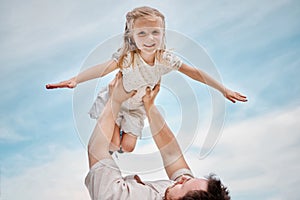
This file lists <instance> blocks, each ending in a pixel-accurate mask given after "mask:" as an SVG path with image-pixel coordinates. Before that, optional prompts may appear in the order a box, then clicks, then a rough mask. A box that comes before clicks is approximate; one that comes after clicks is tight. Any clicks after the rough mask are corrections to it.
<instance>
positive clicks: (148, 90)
mask: <svg viewBox="0 0 300 200" xmlns="http://www.w3.org/2000/svg"><path fill="white" fill-rule="evenodd" d="M146 95H147V96H150V95H151V88H150V87H147V88H146Z"/></svg>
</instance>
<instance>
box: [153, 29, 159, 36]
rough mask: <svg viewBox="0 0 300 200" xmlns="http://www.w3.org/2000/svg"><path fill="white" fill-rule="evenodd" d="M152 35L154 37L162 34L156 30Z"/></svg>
mask: <svg viewBox="0 0 300 200" xmlns="http://www.w3.org/2000/svg"><path fill="white" fill-rule="evenodd" d="M152 34H153V35H159V34H160V31H158V30H155V31H153V32H152Z"/></svg>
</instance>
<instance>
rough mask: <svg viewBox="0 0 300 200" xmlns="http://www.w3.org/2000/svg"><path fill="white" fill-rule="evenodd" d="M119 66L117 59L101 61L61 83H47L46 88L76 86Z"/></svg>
mask: <svg viewBox="0 0 300 200" xmlns="http://www.w3.org/2000/svg"><path fill="white" fill-rule="evenodd" d="M117 68H118V64H117V62H116V61H115V60H109V61H107V62H105V63H101V64H98V65H95V66H93V67H91V68H88V69H86V70H84V71H83V72H81V73H79V74H78V75H77V76H75V77H73V78H71V79H69V80H66V81H62V82H59V83H54V84H47V85H46V88H47V89H55V88H74V87H76V86H77V84H79V83H82V82H85V81H88V80H91V79H95V78H100V77H103V76H105V75H107V74H109V73H110V72H112V71H114V70H115V69H117Z"/></svg>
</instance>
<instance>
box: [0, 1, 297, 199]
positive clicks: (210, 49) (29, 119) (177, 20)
mask: <svg viewBox="0 0 300 200" xmlns="http://www.w3.org/2000/svg"><path fill="white" fill-rule="evenodd" d="M0 4H1V6H0V11H1V12H0V15H1V19H2V20H1V22H0V23H1V24H0V38H1V46H0V51H1V56H0V60H1V64H2V66H1V73H0V83H1V84H0V85H1V86H0V92H1V94H2V95H1V101H0V109H1V114H0V119H1V120H0V148H1V155H0V158H1V169H0V170H1V182H0V191H1V192H0V198H1V199H21V198H22V199H25V200H26V199H31V200H32V199H40V197H42V198H43V199H46V200H47V199H87V198H88V193H87V190H86V189H85V187H84V184H83V180H84V177H85V175H86V173H87V171H88V165H87V157H86V152H85V150H86V149H85V140H86V138H87V137H88V135H89V134H90V129H91V127H92V125H93V122H91V121H89V119H88V116H87V115H86V118H85V119H84V120H86V122H85V123H87V128H86V129H87V131H86V132H85V133H84V134H85V135H83V134H82V132H81V128H80V127H82V126H84V125H85V123H81V122H80V123H78V119H77V118H76V116H77V114H78V113H76V112H77V110H76V109H78V104H76V102H82V104H83V105H82V106H80V108H81V109H82V110H83V111H81V112H85V111H84V109H87V108H88V107H89V105H90V104H91V103H92V101H93V99H92V98H85V96H84V95H80V91H82V89H80V88H83V89H84V88H85V87H89V86H88V85H86V86H85V85H82V86H79V89H78V90H75V91H72V90H67V89H62V90H52V91H47V90H45V88H44V85H45V84H46V83H49V82H56V81H61V80H64V79H67V78H69V77H72V76H73V75H75V74H77V73H78V72H79V71H80V70H81V69H82V67H83V66H85V65H87V64H89V63H94V62H97V61H99V62H101V61H102V59H105V58H100V57H97V58H91V53H93V52H94V51H95V50H96V49H97V47H99V48H100V50H101V47H103V45H102V46H101V44H103V43H104V44H105V42H107V41H108V39H112V38H114V37H117V36H118V35H119V34H120V33H121V32H122V30H123V28H124V22H125V17H124V16H125V14H126V12H128V11H129V10H131V9H133V8H134V7H137V6H141V5H149V6H152V7H155V8H157V9H159V10H160V11H161V12H162V13H164V14H165V16H166V20H167V28H168V29H169V30H172V31H176V32H177V33H180V34H182V35H184V36H186V37H187V38H189V41H193V42H195V43H197V44H198V46H201V47H203V48H204V49H205V51H206V52H207V54H208V55H209V57H210V58H211V59H212V61H213V63H214V67H215V68H216V69H217V71H218V73H219V75H220V76H221V79H222V82H223V83H224V84H225V85H226V86H227V87H229V88H231V89H234V90H237V91H239V92H241V93H244V94H246V95H247V96H248V99H249V102H247V103H245V104H242V103H238V104H232V103H230V102H228V101H226V102H225V105H226V113H225V119H224V126H223V127H222V130H223V131H222V132H221V133H222V135H221V136H220V137H219V138H218V142H217V144H216V146H215V148H214V149H213V151H212V152H211V153H210V154H209V155H208V156H206V157H205V158H202V159H199V152H200V150H201V147H202V144H203V140H204V139H205V137H206V135H205V133H207V131H208V128H209V125H210V123H211V117H212V115H213V114H212V113H211V109H212V103H211V96H210V93H209V90H208V89H207V87H205V86H203V85H200V84H196V83H195V82H193V81H191V80H188V79H185V80H186V82H187V83H188V84H189V86H190V88H191V89H192V91H193V92H192V94H193V95H195V98H196V100H197V102H198V103H197V104H198V110H197V113H196V114H197V115H198V122H197V123H198V129H197V134H196V136H195V138H194V140H193V141H192V142H193V143H192V145H191V146H189V149H188V150H187V151H186V152H185V154H186V157H187V160H188V162H189V164H190V165H191V168H192V169H193V171H194V173H195V175H197V176H202V175H205V174H207V173H209V172H215V173H216V174H218V175H219V176H220V177H221V178H222V180H223V181H224V182H225V183H226V185H228V187H229V189H230V191H231V194H232V197H233V199H245V200H247V199H267V200H280V199H296V198H297V197H298V196H299V192H298V189H297V187H296V186H297V185H298V184H299V183H300V177H299V175H298V174H299V173H298V171H299V169H300V162H299V153H298V152H299V150H300V149H299V146H300V145H299V141H300V140H299V139H300V136H299V130H300V126H299V123H298V122H299V114H300V87H299V79H298V76H299V75H300V68H299V65H300V58H299V54H300V48H299V46H300V26H299V18H300V3H299V2H298V1H283V0H275V1H267V0H263V1H255V0H254V1H247V2H240V1H218V2H211V1H196V0H194V1H188V2H187V1H176V2H174V1H171V0H166V1H144V0H143V1H137V0H128V1H122V2H120V1H115V0H113V1H89V2H84V1H70V0H64V1H60V2H59V3H57V2H54V1H49V0H44V1H37V0H36V1H34V0H32V1H26V3H25V2H19V1H16V0H12V1H6V0H4V1H1V2H0ZM179 44H180V42H179ZM179 44H178V45H179ZM172 45H174V46H172V47H174V48H175V50H176V46H175V44H174V43H172ZM193 53H195V52H193V51H192V49H191V51H189V52H186V54H184V55H183V56H186V55H193ZM104 55H110V52H103V57H105V56H104ZM87 58H88V60H87ZM89 58H91V59H90V60H89ZM103 61H104V60H103ZM197 67H200V66H197ZM201 67H203V69H206V68H205V66H201ZM208 70H209V68H208ZM96 83H97V82H96V81H94V82H91V84H92V85H93V84H94V85H95V84H96ZM92 89H93V88H92ZM168 91H170V90H168V84H166V90H163V91H162V93H161V94H160V97H159V98H160V99H159V103H160V106H161V109H162V110H163V111H164V115H165V116H166V120H167V122H168V123H169V124H170V126H171V128H172V129H173V130H174V132H177V129H179V128H178V127H176V122H177V120H180V119H181V118H182V117H183V115H181V113H180V110H179V109H182V110H187V111H188V115H189V114H190V115H191V116H193V117H194V116H195V115H193V114H194V113H193V112H194V111H195V109H194V108H192V107H187V106H186V105H188V104H189V103H190V101H189V100H188V99H184V100H182V99H180V98H181V97H182V96H183V95H184V94H183V93H181V92H177V93H175V96H177V97H178V98H179V100H180V101H179V102H180V103H181V104H180V103H178V102H177V104H176V101H174V102H173V101H172V102H173V103H174V105H173V103H169V104H168V103H166V101H164V100H165V99H166V98H167V97H168V95H171V97H172V98H174V95H173V96H172V94H169V93H168ZM95 92H96V91H95ZM76 95H77V96H76ZM89 95H90V96H93V95H95V93H92V94H89ZM189 97H190V96H188V97H187V98H189ZM78 98H80V100H78ZM81 98H82V99H81ZM173 100H174V99H173ZM181 101H182V102H181ZM172 106H173V107H172ZM87 111H88V110H86V112H87ZM177 111H178V112H179V114H178V113H177V114H176V112H177ZM189 112H190V113H189ZM197 115H196V116H197ZM184 117H186V115H184ZM181 120H183V119H181ZM188 131H189V130H186V132H188ZM180 142H182V143H184V141H180ZM153 151H156V150H155V147H154V146H153V143H150V142H147V141H146V142H145V141H140V144H139V145H138V147H137V149H136V152H135V153H134V154H133V155H136V156H138V155H139V153H141V152H142V155H148V154H150V153H151V152H153ZM129 158H130V155H122V156H120V158H119V160H118V162H119V163H120V165H121V167H123V169H128V168H129V167H132V168H133V169H132V170H134V169H135V168H134V167H136V168H137V170H140V168H143V167H144V166H142V165H140V166H129V165H128V164H127V163H126V162H125V160H126V159H129ZM141 176H142V177H143V178H145V179H156V178H158V177H162V178H165V177H166V175H165V174H164V172H163V171H162V170H156V171H152V172H151V173H150V172H149V173H146V172H143V173H141Z"/></svg>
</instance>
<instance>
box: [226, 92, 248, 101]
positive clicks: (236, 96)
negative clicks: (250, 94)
mask: <svg viewBox="0 0 300 200" xmlns="http://www.w3.org/2000/svg"><path fill="white" fill-rule="evenodd" d="M224 96H225V97H226V98H227V99H228V100H229V101H231V102H232V103H235V102H236V101H241V102H246V101H248V100H247V97H246V96H244V95H242V94H240V93H238V92H234V91H231V90H229V89H225V92H224Z"/></svg>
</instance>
